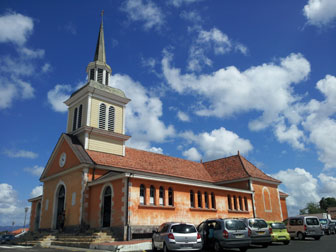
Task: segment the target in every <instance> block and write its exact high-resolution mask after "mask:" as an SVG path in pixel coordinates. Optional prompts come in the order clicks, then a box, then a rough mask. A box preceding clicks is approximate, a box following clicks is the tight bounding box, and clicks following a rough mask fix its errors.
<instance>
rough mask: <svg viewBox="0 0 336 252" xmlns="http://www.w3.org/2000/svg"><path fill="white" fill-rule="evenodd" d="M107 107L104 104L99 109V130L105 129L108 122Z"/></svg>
mask: <svg viewBox="0 0 336 252" xmlns="http://www.w3.org/2000/svg"><path fill="white" fill-rule="evenodd" d="M105 118H106V105H105V104H104V103H102V104H100V107H99V128H100V129H105V121H106V119H105Z"/></svg>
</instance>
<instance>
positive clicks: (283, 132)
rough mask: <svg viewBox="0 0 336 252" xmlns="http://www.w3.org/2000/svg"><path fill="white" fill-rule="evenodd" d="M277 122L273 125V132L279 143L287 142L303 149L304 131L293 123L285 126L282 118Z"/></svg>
mask: <svg viewBox="0 0 336 252" xmlns="http://www.w3.org/2000/svg"><path fill="white" fill-rule="evenodd" d="M280 121H281V122H279V123H278V124H276V125H275V126H274V128H275V129H274V131H275V132H274V134H275V136H276V137H277V139H278V140H279V142H280V143H283V142H287V143H289V144H290V145H291V146H293V147H294V148H296V149H299V150H303V149H304V144H303V141H304V138H305V136H304V132H303V131H302V130H299V129H298V127H297V126H296V125H294V124H292V125H291V126H289V127H287V126H286V125H285V123H284V120H280Z"/></svg>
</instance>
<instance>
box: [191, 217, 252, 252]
mask: <svg viewBox="0 0 336 252" xmlns="http://www.w3.org/2000/svg"><path fill="white" fill-rule="evenodd" d="M197 230H198V232H199V233H200V234H201V237H202V242H203V247H204V248H211V249H213V250H214V251H221V250H222V249H224V248H239V249H240V251H242V252H245V251H247V249H248V247H249V245H250V243H251V238H250V231H249V229H248V228H247V226H246V225H245V224H244V223H243V222H242V221H240V220H238V219H208V220H206V221H204V222H202V223H201V224H199V225H198V227H197Z"/></svg>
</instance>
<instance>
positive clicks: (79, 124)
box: [77, 104, 83, 129]
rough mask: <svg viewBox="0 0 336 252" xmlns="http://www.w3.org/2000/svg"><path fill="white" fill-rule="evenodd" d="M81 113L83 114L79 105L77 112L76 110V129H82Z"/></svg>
mask: <svg viewBox="0 0 336 252" xmlns="http://www.w3.org/2000/svg"><path fill="white" fill-rule="evenodd" d="M82 112H83V105H82V104H81V105H80V106H79V110H78V127H77V129H79V128H80V127H82Z"/></svg>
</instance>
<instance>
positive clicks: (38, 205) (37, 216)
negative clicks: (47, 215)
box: [34, 202, 41, 231]
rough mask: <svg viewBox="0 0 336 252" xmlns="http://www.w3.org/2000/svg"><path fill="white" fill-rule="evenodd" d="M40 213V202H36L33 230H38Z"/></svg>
mask: <svg viewBox="0 0 336 252" xmlns="http://www.w3.org/2000/svg"><path fill="white" fill-rule="evenodd" d="M40 214H41V202H39V203H37V206H36V211H35V223H34V229H35V231H38V229H39V227H40Z"/></svg>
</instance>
